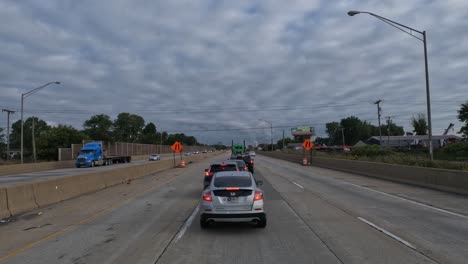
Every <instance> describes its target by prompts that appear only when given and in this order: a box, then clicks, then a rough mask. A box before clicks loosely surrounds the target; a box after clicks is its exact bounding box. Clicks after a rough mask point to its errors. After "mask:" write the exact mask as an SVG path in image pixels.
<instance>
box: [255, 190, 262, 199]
mask: <svg viewBox="0 0 468 264" xmlns="http://www.w3.org/2000/svg"><path fill="white" fill-rule="evenodd" d="M260 200H263V192H261V191H255V195H254V201H260Z"/></svg>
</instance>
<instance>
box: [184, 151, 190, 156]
mask: <svg viewBox="0 0 468 264" xmlns="http://www.w3.org/2000/svg"><path fill="white" fill-rule="evenodd" d="M184 155H185V156H192V153H190V152H185V154H184Z"/></svg>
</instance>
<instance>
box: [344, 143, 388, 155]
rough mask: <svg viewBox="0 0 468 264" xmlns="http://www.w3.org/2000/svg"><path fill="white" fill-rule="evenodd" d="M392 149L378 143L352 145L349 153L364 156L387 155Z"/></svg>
mask: <svg viewBox="0 0 468 264" xmlns="http://www.w3.org/2000/svg"><path fill="white" fill-rule="evenodd" d="M392 153H393V151H392V150H391V149H389V148H382V147H380V146H379V145H369V146H362V147H354V148H353V149H352V150H351V155H353V156H360V157H362V156H366V157H375V156H387V155H390V154H392Z"/></svg>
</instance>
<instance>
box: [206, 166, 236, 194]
mask: <svg viewBox="0 0 468 264" xmlns="http://www.w3.org/2000/svg"><path fill="white" fill-rule="evenodd" d="M239 170H240V169H239V167H238V166H237V163H236V162H234V161H230V160H228V161H222V162H215V163H212V164H211V165H210V167H209V168H208V169H205V177H203V189H206V187H208V186H209V185H210V183H211V179H212V178H213V175H214V174H215V173H217V172H220V171H239Z"/></svg>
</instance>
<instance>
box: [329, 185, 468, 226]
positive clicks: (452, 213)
mask: <svg viewBox="0 0 468 264" xmlns="http://www.w3.org/2000/svg"><path fill="white" fill-rule="evenodd" d="M335 180H336V179H335ZM336 181H339V182H342V183H345V184H349V185H352V186H354V187H358V188H361V189H364V190H368V191H371V192H376V193H379V194H382V195H386V196H390V197H393V198H397V199H400V200H403V201H406V202H409V203H412V204H416V205H419V206H422V207H426V208H429V209H432V210H435V211H438V212H442V213H446V214H449V215H453V216H458V217H461V218H465V219H468V216H466V215H462V214H457V213H455V212H452V211H447V210H444V209H441V208H438V207H434V206H431V205H427V204H423V203H419V202H416V201H413V200H409V199H406V198H403V197H400V196H397V195H393V194H389V193H385V192H381V191H377V190H374V189H370V188H367V187H364V186H361V185H357V184H354V183H350V182H345V181H340V180H336Z"/></svg>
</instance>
